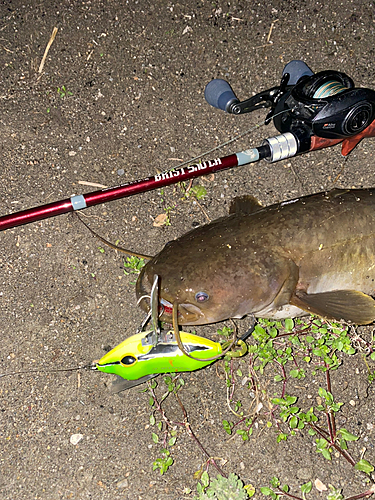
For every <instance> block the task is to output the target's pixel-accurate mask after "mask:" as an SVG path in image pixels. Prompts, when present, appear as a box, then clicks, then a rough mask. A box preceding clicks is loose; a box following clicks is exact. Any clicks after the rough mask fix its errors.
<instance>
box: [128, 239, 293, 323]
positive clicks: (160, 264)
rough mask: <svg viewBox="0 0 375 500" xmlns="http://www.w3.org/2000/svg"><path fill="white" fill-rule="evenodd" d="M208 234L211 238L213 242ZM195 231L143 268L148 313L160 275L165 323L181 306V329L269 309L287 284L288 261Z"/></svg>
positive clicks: (140, 287)
mask: <svg viewBox="0 0 375 500" xmlns="http://www.w3.org/2000/svg"><path fill="white" fill-rule="evenodd" d="M208 236H209V238H208ZM208 236H207V234H203V235H202V237H200V235H199V233H197V234H194V231H193V232H192V233H191V234H190V235H189V234H188V235H187V237H186V235H185V237H182V238H180V239H178V240H175V241H173V242H171V243H169V244H168V245H167V246H166V247H165V248H164V249H163V250H162V251H161V252H160V253H159V254H158V255H156V256H155V257H154V258H153V259H152V260H151V261H149V262H148V263H147V264H146V266H145V267H144V268H143V270H142V272H141V274H140V276H139V278H138V281H137V287H136V288H137V297H138V301H139V305H140V306H141V307H142V309H144V310H145V311H146V312H148V310H149V308H150V305H149V304H150V300H149V298H148V296H149V295H150V290H151V287H152V284H153V280H154V276H155V275H158V276H159V280H160V281H159V311H160V319H161V321H165V322H167V323H171V322H172V310H173V304H178V323H179V324H180V325H204V324H209V323H215V322H218V321H223V320H225V319H228V318H241V317H243V316H245V315H246V314H250V313H253V314H254V313H256V312H257V311H260V310H263V309H265V308H266V307H267V306H268V305H269V304H270V303H272V301H274V300H275V298H276V297H277V296H278V294H279V293H280V290H281V289H282V287H283V284H284V283H285V282H286V281H287V280H288V273H289V269H288V266H286V265H285V262H284V260H285V259H281V260H282V262H280V258H278V257H277V256H275V255H273V254H272V252H270V251H267V252H266V251H265V250H264V249H262V248H258V247H255V246H253V247H251V248H250V247H249V246H246V245H245V246H243V245H240V243H239V242H238V241H237V242H234V243H233V244H231V243H229V242H227V241H226V240H224V241H220V238H218V237H217V235H215V233H214V232H212V234H208Z"/></svg>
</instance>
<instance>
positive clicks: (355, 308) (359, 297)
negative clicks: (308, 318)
mask: <svg viewBox="0 0 375 500" xmlns="http://www.w3.org/2000/svg"><path fill="white" fill-rule="evenodd" d="M290 303H291V304H292V305H294V306H297V307H299V308H300V309H303V310H304V311H307V312H309V313H311V314H317V315H318V316H322V317H324V318H327V319H336V320H344V321H348V322H350V323H355V324H357V325H367V324H369V323H372V322H373V321H374V320H375V300H374V299H373V298H372V297H370V296H369V295H366V294H365V293H362V292H358V291H356V290H334V291H332V292H323V293H313V294H308V293H306V292H303V291H301V290H297V291H296V292H295V293H294V295H293V296H292V298H291V300H290Z"/></svg>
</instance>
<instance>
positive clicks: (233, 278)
mask: <svg viewBox="0 0 375 500" xmlns="http://www.w3.org/2000/svg"><path fill="white" fill-rule="evenodd" d="M374 210H375V189H353V190H343V189H334V190H332V191H329V192H322V193H317V194H313V195H310V196H304V197H301V198H296V199H292V200H288V201H284V202H282V203H278V204H275V205H271V206H268V207H261V206H260V204H259V203H258V201H257V200H256V199H255V198H253V197H245V198H243V199H240V200H237V201H236V202H235V203H234V204H233V205H232V207H231V210H230V214H229V215H228V216H226V217H222V218H220V219H217V220H215V221H213V222H211V223H209V224H206V225H204V226H201V227H198V228H196V229H193V230H192V231H190V232H188V233H186V234H185V235H183V236H181V237H179V238H177V239H176V240H174V241H172V242H170V243H167V245H166V246H165V247H164V248H163V250H161V252H160V253H158V254H157V255H156V256H155V257H153V258H152V259H151V260H150V261H149V262H148V263H147V264H146V265H145V266H144V268H143V270H142V272H141V274H140V275H139V278H138V280H137V287H136V288H137V297H138V301H139V304H140V306H141V307H142V309H144V310H145V311H148V310H149V308H150V304H149V299H148V297H147V296H149V295H150V290H151V286H152V283H153V280H154V276H155V275H158V276H159V300H160V304H159V307H160V311H161V316H160V319H161V320H162V321H166V322H168V323H171V322H172V310H173V306H174V305H175V307H178V309H177V311H178V312H177V314H178V324H181V325H204V324H208V323H215V322H218V321H223V320H226V319H228V318H242V317H244V316H246V315H253V316H255V317H261V318H269V319H277V320H280V319H285V318H293V317H299V316H304V315H308V314H315V315H318V316H321V317H323V318H327V319H334V320H339V321H340V320H342V321H345V322H349V323H355V324H369V323H372V322H373V321H374V320H375V300H374V299H373V298H372V296H373V295H374V294H375V281H374V280H375V215H374V213H375V212H374Z"/></svg>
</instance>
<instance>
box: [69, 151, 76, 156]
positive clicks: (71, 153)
mask: <svg viewBox="0 0 375 500" xmlns="http://www.w3.org/2000/svg"><path fill="white" fill-rule="evenodd" d="M68 154H69V156H75V155H76V154H77V152H76V151H69V153H68Z"/></svg>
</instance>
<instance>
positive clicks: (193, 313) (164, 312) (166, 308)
mask: <svg viewBox="0 0 375 500" xmlns="http://www.w3.org/2000/svg"><path fill="white" fill-rule="evenodd" d="M160 308H161V310H160V313H161V314H160V320H161V321H166V322H168V323H172V319H173V304H172V303H171V302H169V301H168V300H166V299H164V298H161V299H160ZM201 321H204V315H203V313H202V311H201V310H200V309H199V307H197V306H194V305H193V304H178V324H179V325H198V324H200V322H201ZM204 323H205V321H204Z"/></svg>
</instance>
